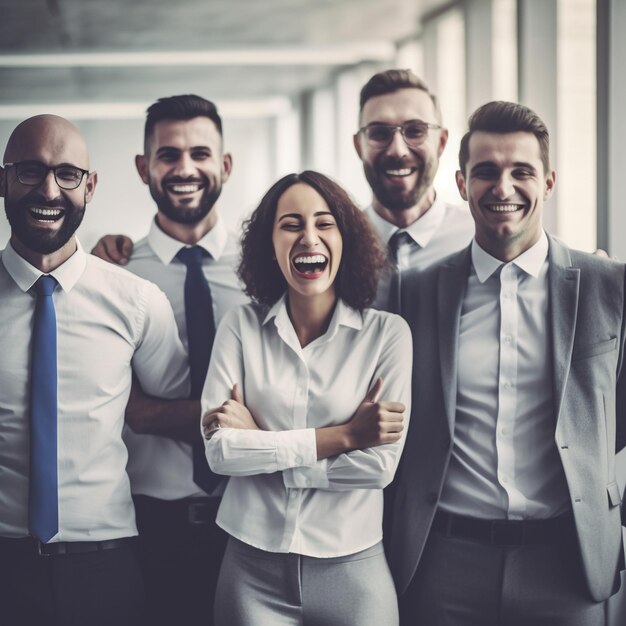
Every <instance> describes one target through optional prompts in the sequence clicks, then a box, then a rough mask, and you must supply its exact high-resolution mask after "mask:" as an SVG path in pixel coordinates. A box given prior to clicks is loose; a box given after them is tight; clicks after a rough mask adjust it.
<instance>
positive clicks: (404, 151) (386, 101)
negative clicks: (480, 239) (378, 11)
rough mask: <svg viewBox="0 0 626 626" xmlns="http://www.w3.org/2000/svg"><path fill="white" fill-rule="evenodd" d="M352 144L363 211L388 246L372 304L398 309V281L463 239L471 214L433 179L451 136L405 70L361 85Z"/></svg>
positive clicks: (423, 88) (432, 101)
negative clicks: (367, 192) (387, 272)
mask: <svg viewBox="0 0 626 626" xmlns="http://www.w3.org/2000/svg"><path fill="white" fill-rule="evenodd" d="M360 107H361V108H360V116H359V123H360V126H361V127H360V128H359V130H358V132H357V133H356V134H355V135H354V147H355V148H356V151H357V154H358V155H359V158H360V159H361V161H362V162H363V170H364V172H365V177H366V178H367V182H368V183H369V185H370V187H371V188H372V193H373V199H372V204H371V206H369V207H368V208H367V209H366V210H365V213H366V215H367V216H368V217H369V219H370V221H371V223H372V225H373V226H374V228H375V229H376V231H377V232H378V234H379V235H380V237H381V239H382V241H383V242H384V243H385V244H386V245H387V246H388V249H389V255H390V260H391V261H392V264H393V265H394V266H395V271H394V273H393V274H392V275H391V276H389V277H388V278H387V279H386V280H385V279H384V280H383V281H381V284H380V285H379V289H378V296H377V298H376V302H375V304H374V306H376V307H377V308H380V309H387V310H390V311H394V312H398V311H399V306H400V301H399V297H400V282H401V277H402V275H403V273H404V272H405V271H406V270H408V269H424V268H426V267H428V266H429V265H432V264H433V263H435V262H437V261H440V260H441V259H442V258H444V257H445V256H447V255H448V254H451V253H452V252H456V251H457V250H459V249H461V248H462V247H463V246H464V245H466V244H467V243H468V242H469V241H470V239H471V238H472V235H473V233H474V224H473V222H472V219H471V216H470V214H469V212H468V211H467V210H465V209H463V208H461V207H456V206H452V205H450V204H447V203H445V202H444V201H443V200H441V199H440V198H438V197H437V194H436V192H435V188H434V187H433V181H434V179H435V174H436V173H437V167H438V165H439V158H440V157H441V154H442V153H443V150H444V148H445V147H446V143H447V140H448V131H447V130H446V129H445V128H443V126H442V120H441V112H440V109H439V104H438V101H437V98H436V96H434V95H433V94H432V93H431V92H430V90H429V89H428V86H427V85H426V83H424V81H422V80H421V79H420V78H418V77H417V76H415V74H413V73H412V72H411V71H410V70H397V69H392V70H386V71H384V72H380V73H378V74H375V75H374V76H372V78H370V80H369V81H368V82H367V83H366V84H365V86H364V87H363V89H362V90H361V97H360Z"/></svg>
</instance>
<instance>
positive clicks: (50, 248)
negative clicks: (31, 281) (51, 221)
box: [4, 191, 87, 254]
mask: <svg viewBox="0 0 626 626" xmlns="http://www.w3.org/2000/svg"><path fill="white" fill-rule="evenodd" d="M32 206H39V207H45V208H49V209H63V210H64V211H65V215H64V216H63V218H62V219H63V224H61V228H59V229H58V230H57V231H54V232H51V231H50V230H48V229H47V228H38V227H37V226H33V225H32V224H30V223H29V221H28V216H29V207H32ZM86 206H87V203H86V201H85V198H84V196H83V204H82V206H80V205H76V204H73V203H72V202H70V201H69V200H67V199H60V198H59V199H57V200H52V201H49V200H46V199H45V198H43V197H42V196H41V194H40V193H39V192H38V191H33V192H31V193H29V194H27V195H25V196H24V197H23V198H20V199H19V200H17V201H15V202H13V201H12V200H11V199H10V198H5V199H4V212H5V213H6V216H7V220H8V221H9V224H10V226H11V234H12V235H14V236H15V237H17V239H18V240H19V241H20V242H21V243H22V245H23V246H24V247H25V248H27V249H28V250H32V251H33V252H36V253H37V254H52V253H53V252H56V251H57V250H60V249H61V248H62V247H63V246H64V245H65V244H66V243H67V242H68V241H69V240H70V238H71V237H72V235H73V234H74V233H75V232H76V230H77V228H78V227H79V226H80V224H81V222H82V221H83V217H84V216H85V207H86Z"/></svg>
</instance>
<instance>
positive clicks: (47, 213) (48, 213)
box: [31, 207, 63, 217]
mask: <svg viewBox="0 0 626 626" xmlns="http://www.w3.org/2000/svg"><path fill="white" fill-rule="evenodd" d="M31 212H32V213H35V214H36V215H40V216H41V217H58V216H59V215H61V213H62V212H63V211H61V209H43V208H40V207H32V208H31Z"/></svg>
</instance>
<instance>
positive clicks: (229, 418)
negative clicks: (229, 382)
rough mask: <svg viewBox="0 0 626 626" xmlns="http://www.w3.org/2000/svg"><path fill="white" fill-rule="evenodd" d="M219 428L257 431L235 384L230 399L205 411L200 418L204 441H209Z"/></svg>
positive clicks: (255, 424) (257, 428)
mask: <svg viewBox="0 0 626 626" xmlns="http://www.w3.org/2000/svg"><path fill="white" fill-rule="evenodd" d="M220 428H248V429H252V430H259V427H258V426H257V423H256V422H255V421H254V418H253V417H252V414H251V413H250V411H248V409H247V408H246V406H245V404H244V403H243V395H242V393H241V390H240V388H239V385H238V384H237V383H235V385H234V386H233V391H232V399H230V400H226V402H224V404H222V405H221V406H219V407H217V408H215V409H212V410H211V411H207V412H206V413H205V414H204V415H203V416H202V432H203V433H204V437H205V439H210V438H211V437H212V436H213V434H214V433H215V431H216V430H219V429H220Z"/></svg>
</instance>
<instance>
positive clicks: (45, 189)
mask: <svg viewBox="0 0 626 626" xmlns="http://www.w3.org/2000/svg"><path fill="white" fill-rule="evenodd" d="M4 160H5V162H8V163H18V162H25V161H32V162H37V163H40V164H42V165H44V166H47V167H53V166H59V165H70V166H74V167H78V168H81V169H85V170H88V169H89V158H88V154H87V147H86V145H85V141H84V140H83V138H82V136H81V135H80V133H79V132H78V130H77V129H76V127H74V126H73V125H72V124H70V123H69V122H68V121H67V120H64V119H63V118H60V117H56V116H52V115H41V116H36V117H34V118H30V119H29V120H26V121H25V122H23V123H22V124H20V125H19V126H18V127H17V128H16V129H15V131H14V133H13V135H12V136H11V139H10V140H9V144H8V146H7V151H6V153H5V159H4ZM36 167H39V165H36ZM28 172H29V171H28V170H27V169H25V170H24V174H23V176H28ZM57 175H58V176H63V171H62V170H59V172H58V174H57ZM2 178H3V180H2V181H1V182H0V189H2V195H4V199H5V211H6V215H7V219H8V221H9V224H10V226H11V241H12V243H13V244H14V247H15V249H16V250H18V252H20V254H22V255H23V256H24V255H25V253H26V255H27V253H28V252H29V251H30V252H33V253H35V254H38V255H50V254H52V253H54V252H57V251H59V250H61V249H63V248H64V247H65V246H67V245H68V242H69V241H70V240H71V239H72V237H73V235H74V233H75V231H76V229H77V228H78V226H79V225H80V223H81V221H82V219H83V216H84V213H85V206H86V204H87V202H89V201H90V200H91V198H92V196H93V193H94V190H95V186H96V182H97V178H96V175H95V173H93V172H92V173H91V174H88V175H85V176H83V178H82V181H81V183H80V185H78V187H77V188H76V189H72V190H66V189H61V188H60V187H59V186H58V184H57V182H56V180H55V177H54V174H53V172H52V171H48V173H47V175H46V176H45V178H44V179H43V180H42V181H41V183H39V184H38V185H26V184H23V183H21V182H20V180H19V179H18V177H17V171H16V168H15V167H7V168H5V169H4V170H3V172H2ZM70 252H73V249H72V250H71V251H69V250H68V254H67V255H64V257H63V258H65V256H69V253H70ZM61 260H63V259H61Z"/></svg>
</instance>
